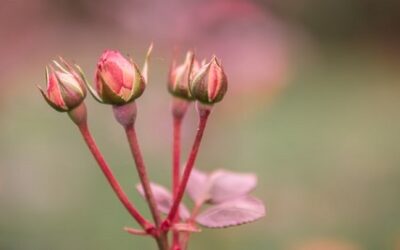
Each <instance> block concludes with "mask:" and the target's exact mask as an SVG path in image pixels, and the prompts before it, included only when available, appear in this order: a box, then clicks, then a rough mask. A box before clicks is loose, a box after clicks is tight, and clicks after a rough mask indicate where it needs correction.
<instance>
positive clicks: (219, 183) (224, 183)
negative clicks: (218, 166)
mask: <svg viewBox="0 0 400 250" xmlns="http://www.w3.org/2000/svg"><path fill="white" fill-rule="evenodd" d="M210 182H212V185H210V190H209V197H210V203H221V202H224V201H228V200H231V199H235V198H237V197H240V196H243V195H246V194H248V193H249V192H250V191H252V190H253V189H254V188H255V187H256V185H257V176H256V175H255V174H248V173H234V172H230V171H226V170H217V171H215V172H213V173H212V174H211V176H210Z"/></svg>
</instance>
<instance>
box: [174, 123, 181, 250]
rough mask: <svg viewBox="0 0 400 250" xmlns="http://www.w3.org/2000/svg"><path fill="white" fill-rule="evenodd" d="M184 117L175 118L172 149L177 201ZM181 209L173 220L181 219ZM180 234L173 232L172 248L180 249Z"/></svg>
mask: <svg viewBox="0 0 400 250" xmlns="http://www.w3.org/2000/svg"><path fill="white" fill-rule="evenodd" d="M182 118H183V117H182V116H173V123H174V124H173V147H172V190H173V198H174V199H176V197H177V194H178V187H179V179H180V170H179V168H180V165H181V163H180V159H181V127H182ZM178 214H179V207H178V211H177V215H175V218H173V222H176V221H177V220H178V218H179V216H178ZM179 244H180V242H179V232H176V231H174V232H173V239H172V246H173V248H174V247H175V248H178V249H179Z"/></svg>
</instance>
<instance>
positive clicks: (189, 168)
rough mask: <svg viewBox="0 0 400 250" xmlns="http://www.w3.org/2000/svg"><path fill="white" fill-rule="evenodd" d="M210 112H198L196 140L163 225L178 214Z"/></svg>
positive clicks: (208, 110)
mask: <svg viewBox="0 0 400 250" xmlns="http://www.w3.org/2000/svg"><path fill="white" fill-rule="evenodd" d="M210 112H211V110H210V109H202V110H199V115H200V121H199V126H198V128H197V133H196V138H195V140H194V143H193V146H192V150H191V151H190V155H189V159H188V161H187V162H186V166H185V170H184V172H183V176H182V180H181V181H180V183H179V187H178V191H177V193H176V197H175V199H174V203H173V204H172V207H171V210H170V212H169V214H168V216H167V219H166V220H165V223H167V224H170V223H171V222H172V221H173V219H174V218H175V216H176V214H177V212H178V208H179V204H180V203H181V201H182V198H183V194H184V192H185V189H186V186H187V183H188V181H189V177H190V173H191V172H192V169H193V166H194V162H195V161H196V157H197V153H198V151H199V147H200V143H201V139H202V138H203V133H204V129H205V127H206V124H207V120H208V116H209V115H210Z"/></svg>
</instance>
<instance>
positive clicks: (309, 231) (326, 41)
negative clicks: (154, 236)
mask: <svg viewBox="0 0 400 250" xmlns="http://www.w3.org/2000/svg"><path fill="white" fill-rule="evenodd" d="M399 10H400V4H399V3H398V2H396V1H390V0H386V1H362V0H351V1H344V0H341V1H317V0H302V1H274V0H271V1H250V0H249V1H247V0H240V1H228V0H219V1H196V0H191V1H178V0H174V1H162V0H158V1H156V0H152V1H127V0H118V1H108V0H99V1H90V0H74V1H70V0H57V1H50V0H32V1H22V0H15V1H5V2H4V3H2V7H1V9H0V14H1V15H0V54H1V55H2V57H1V59H0V90H1V91H0V97H1V98H0V114H1V118H0V156H1V157H0V249H1V250H17V249H18V250H21V249H22V250H63V249H79V250H80V249H97V250H102V249H104V250H105V249H138V250H146V249H155V245H154V243H153V242H152V240H150V239H147V238H140V237H133V236H131V235H128V234H127V233H125V232H123V230H122V228H123V227H124V226H135V223H134V221H133V220H132V219H131V218H130V217H129V215H128V214H127V212H126V211H125V210H124V208H123V207H122V206H121V205H120V204H119V202H118V201H117V199H116V197H115V196H114V194H113V193H112V190H111V189H110V188H109V186H108V184H107V183H106V181H105V179H104V177H103V176H102V174H101V172H100V171H99V169H98V167H97V165H96V164H95V161H94V160H93V159H92V157H91V155H90V154H89V152H88V150H87V149H86V148H85V145H84V143H83V141H82V139H81V138H80V136H79V134H78V131H77V129H76V128H75V127H74V126H73V124H72V123H71V122H70V121H69V119H68V117H67V116H66V115H65V114H61V113H57V112H54V111H53V110H52V109H50V108H49V107H48V106H47V104H46V103H45V102H44V101H43V100H42V97H41V96H40V95H39V92H38V91H37V90H36V87H35V84H40V85H42V86H44V85H45V82H44V81H45V78H44V66H45V65H46V64H47V63H49V61H50V60H51V59H53V58H54V57H56V56H57V55H63V56H65V57H66V58H68V59H72V60H75V61H76V62H77V63H79V64H80V65H81V66H82V67H83V68H84V69H85V71H86V73H87V75H88V76H89V78H90V79H92V78H93V76H94V70H95V65H96V61H97V59H98V57H99V56H100V54H101V53H102V52H103V50H104V49H106V48H114V49H118V50H120V51H122V52H123V53H124V54H130V55H132V56H133V58H134V59H135V60H136V61H137V62H138V63H139V64H141V63H142V62H143V58H144V53H145V51H146V47H147V46H148V44H149V43H150V42H151V41H153V42H154V44H155V51H154V54H153V59H152V64H151V69H150V70H151V72H150V84H149V86H148V88H147V89H146V92H145V94H144V95H143V97H141V98H140V99H139V100H138V108H139V116H138V119H137V128H138V131H139V140H140V142H141V146H142V149H143V152H144V156H145V159H146V161H147V164H148V166H149V172H150V175H151V177H152V179H153V180H154V181H155V182H158V183H161V184H164V185H166V186H169V185H170V180H169V174H168V173H169V171H170V164H171V163H170V162H171V157H170V151H171V117H170V110H169V104H170V96H169V95H168V93H167V91H166V87H165V82H166V76H167V71H168V67H169V64H170V61H171V55H172V52H173V50H174V48H177V50H178V51H180V52H181V54H183V53H184V51H185V49H187V48H195V50H196V52H197V54H198V55H199V57H200V58H202V57H206V58H207V57H209V56H210V55H212V54H213V53H216V54H217V55H218V56H219V57H221V59H222V61H223V64H224V65H225V69H226V72H227V74H228V78H229V82H230V89H229V92H228V95H227V96H226V98H225V99H224V101H223V102H222V103H221V104H218V105H217V106H216V108H215V110H214V112H213V114H212V117H211V119H210V122H209V127H208V128H207V130H206V134H205V138H204V141H203V144H202V147H201V151H200V155H199V157H198V161H197V167H198V168H200V169H204V170H212V169H215V168H227V169H230V170H234V171H242V172H255V173H257V175H258V176H259V185H258V187H257V189H256V190H255V192H254V194H255V195H256V196H258V197H260V198H261V199H262V200H263V201H265V203H266V205H267V216H266V217H265V218H264V219H262V220H260V221H258V222H255V223H253V224H249V225H244V226H241V227H234V228H229V229H223V230H211V229H204V230H203V232H202V233H199V234H196V235H195V236H194V237H193V238H192V242H191V244H190V246H191V249H193V250H204V249H230V250H243V249H263V250H264V249H266V250H267V249H268V250H275V249H276V250H280V249H283V250H286V249H288V250H315V249H321V250H355V249H356V250H360V249H371V250H376V249H395V250H398V249H400V199H399V191H400V181H399V179H400V143H399V141H400V140H399V139H400V136H399V133H398V131H400V114H399V112H398V110H399V109H398V107H399V106H400V85H399V81H400V59H399V58H400V57H399V55H400V53H399V52H400V46H399V45H400V39H399V38H400V30H399V27H400V15H399ZM87 105H88V108H89V116H90V126H91V128H92V130H93V134H94V136H95V138H96V140H97V142H98V144H99V147H100V148H101V150H102V151H103V152H104V155H105V157H106V159H107V160H108V162H109V163H110V164H111V165H112V167H113V170H114V171H115V173H116V175H117V177H118V178H119V180H120V181H121V183H122V184H123V186H124V187H125V189H126V190H127V192H128V193H129V195H130V196H131V197H132V200H133V201H134V202H135V204H137V206H138V208H139V209H140V210H141V211H143V213H144V214H146V215H147V216H148V217H149V214H148V212H147V207H146V205H145V204H144V202H143V201H142V199H141V197H140V196H139V195H138V194H137V193H136V192H135V190H134V189H135V188H134V187H135V184H136V183H137V182H138V178H137V176H136V173H135V171H134V167H133V161H132V160H131V158H130V154H129V150H128V145H127V143H126V141H125V138H124V134H123V131H122V130H121V129H120V127H119V126H118V125H117V124H116V123H115V122H114V121H113V119H112V113H111V110H110V107H109V106H106V105H99V104H97V103H95V102H94V101H93V99H92V98H90V97H89V98H88V100H87ZM196 118H197V117H196V114H195V111H194V109H192V110H191V111H190V113H189V115H188V117H187V119H186V120H185V127H184V135H183V140H184V147H185V148H184V149H185V150H184V156H185V155H186V154H187V149H188V148H189V146H190V144H191V142H192V139H193V136H194V132H195V127H196V121H197V119H196Z"/></svg>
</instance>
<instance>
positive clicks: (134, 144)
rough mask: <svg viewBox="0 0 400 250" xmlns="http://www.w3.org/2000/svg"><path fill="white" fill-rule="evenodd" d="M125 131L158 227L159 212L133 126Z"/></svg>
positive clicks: (159, 222) (159, 221)
mask: <svg viewBox="0 0 400 250" xmlns="http://www.w3.org/2000/svg"><path fill="white" fill-rule="evenodd" d="M125 133H126V136H127V138H128V141H129V146H130V148H131V152H132V155H133V158H134V160H135V164H136V169H137V172H138V175H139V179H140V182H141V184H142V187H143V190H144V194H145V197H146V200H147V201H148V204H149V208H150V211H151V215H152V216H153V219H154V222H155V223H156V226H157V227H158V226H160V224H161V219H160V213H159V211H158V209H157V204H156V202H155V199H154V194H153V191H152V190H151V187H150V181H149V177H148V175H147V171H146V166H145V164H144V160H143V157H142V153H141V151H140V147H139V143H138V140H137V136H136V130H135V127H134V126H127V127H125Z"/></svg>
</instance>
